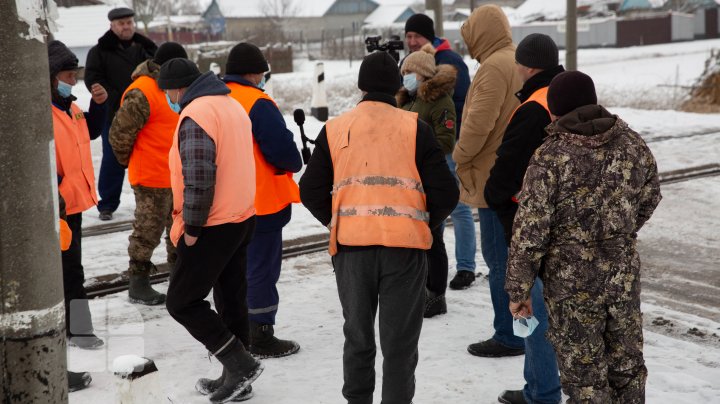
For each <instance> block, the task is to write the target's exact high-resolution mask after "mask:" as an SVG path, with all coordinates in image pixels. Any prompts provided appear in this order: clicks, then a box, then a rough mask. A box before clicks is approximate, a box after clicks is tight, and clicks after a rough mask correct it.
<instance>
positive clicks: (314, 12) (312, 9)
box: [215, 0, 335, 18]
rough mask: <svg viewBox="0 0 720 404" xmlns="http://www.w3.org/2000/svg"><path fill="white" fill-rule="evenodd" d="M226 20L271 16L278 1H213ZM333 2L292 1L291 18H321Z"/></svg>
mask: <svg viewBox="0 0 720 404" xmlns="http://www.w3.org/2000/svg"><path fill="white" fill-rule="evenodd" d="M215 2H216V3H217V5H218V6H219V7H220V11H221V12H222V15H223V16H224V17H226V18H258V17H266V16H268V15H273V13H272V6H271V5H273V4H280V2H279V1H278V0H270V1H268V0H215ZM334 3H335V0H312V1H302V0H294V1H292V2H291V3H290V4H291V5H290V9H291V10H292V13H290V14H292V16H293V17H322V16H323V15H325V13H326V12H327V11H328V10H329V9H330V7H331V6H332V5H333V4H334Z"/></svg>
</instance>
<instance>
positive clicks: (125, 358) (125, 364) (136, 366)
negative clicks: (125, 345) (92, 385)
mask: <svg viewBox="0 0 720 404" xmlns="http://www.w3.org/2000/svg"><path fill="white" fill-rule="evenodd" d="M147 363H148V360H147V359H145V358H142V357H140V356H137V355H121V356H118V357H117V358H115V359H114V360H113V364H112V367H111V368H110V369H111V371H112V372H113V373H120V374H128V373H133V372H141V371H142V370H143V369H144V368H145V364H147Z"/></svg>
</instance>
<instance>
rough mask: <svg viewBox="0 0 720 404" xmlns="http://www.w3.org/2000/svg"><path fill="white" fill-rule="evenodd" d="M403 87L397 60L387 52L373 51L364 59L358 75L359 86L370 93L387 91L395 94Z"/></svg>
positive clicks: (386, 92)
mask: <svg viewBox="0 0 720 404" xmlns="http://www.w3.org/2000/svg"><path fill="white" fill-rule="evenodd" d="M400 87H402V77H400V71H399V70H398V67H397V62H396V61H395V59H393V57H392V56H390V55H389V54H388V53H387V52H373V53H371V54H369V55H367V56H365V58H364V59H363V61H362V64H361V65H360V74H359V75H358V88H359V89H360V90H362V91H366V92H368V93H385V94H389V95H392V96H394V95H395V93H397V91H398V90H399V89H400Z"/></svg>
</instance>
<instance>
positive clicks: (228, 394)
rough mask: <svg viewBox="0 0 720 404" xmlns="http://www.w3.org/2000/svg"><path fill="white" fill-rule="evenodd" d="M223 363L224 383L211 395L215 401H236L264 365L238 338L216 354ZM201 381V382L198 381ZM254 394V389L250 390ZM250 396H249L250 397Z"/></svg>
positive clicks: (244, 392) (211, 398) (211, 399)
mask: <svg viewBox="0 0 720 404" xmlns="http://www.w3.org/2000/svg"><path fill="white" fill-rule="evenodd" d="M216 357H217V359H218V360H219V361H220V363H222V364H223V375H224V376H225V377H222V376H220V378H221V379H222V384H220V386H218V387H217V388H216V389H215V391H214V392H213V393H212V395H211V396H210V401H212V402H213V403H227V402H228V401H235V400H237V399H238V398H239V397H241V396H243V395H244V394H246V391H247V390H248V387H250V383H252V382H253V381H255V379H257V378H258V376H260V373H262V371H263V365H262V364H261V363H260V362H259V361H258V360H256V359H255V358H253V357H252V355H250V354H249V353H248V352H247V351H246V350H245V347H243V344H242V343H241V342H239V341H237V340H235V341H233V342H232V344H231V345H230V347H228V348H227V349H225V350H224V351H223V353H220V354H218V355H216ZM198 383H199V382H198ZM250 394H252V391H251V392H250ZM248 398H249V397H248Z"/></svg>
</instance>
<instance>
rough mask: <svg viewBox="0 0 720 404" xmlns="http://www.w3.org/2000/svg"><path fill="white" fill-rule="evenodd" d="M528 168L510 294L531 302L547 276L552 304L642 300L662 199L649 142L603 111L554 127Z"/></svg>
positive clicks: (581, 112)
mask: <svg viewBox="0 0 720 404" xmlns="http://www.w3.org/2000/svg"><path fill="white" fill-rule="evenodd" d="M547 132H548V137H547V138H546V140H545V142H544V143H543V144H542V146H540V147H539V148H538V150H537V151H536V153H535V154H534V156H533V157H532V159H531V160H530V166H529V167H528V170H527V173H526V175H525V180H524V181H523V188H522V191H521V192H520V198H519V199H520V206H519V209H518V213H517V216H516V217H515V222H514V226H513V238H512V243H511V245H510V253H509V257H508V267H507V277H506V282H505V290H506V291H507V292H508V294H509V295H510V299H511V300H512V301H514V302H521V301H524V300H526V299H527V298H528V297H529V295H530V288H531V287H532V285H533V282H534V280H535V277H536V276H537V275H538V272H539V271H540V268H541V265H542V266H544V268H543V273H542V274H540V276H541V278H542V279H543V282H544V285H545V297H546V298H549V299H552V300H555V301H559V300H563V299H565V298H568V297H575V298H579V299H583V298H585V299H603V298H604V297H607V296H613V298H616V297H617V296H622V295H627V294H629V293H634V292H635V291H637V293H638V294H639V282H638V281H637V280H638V277H639V270H640V261H639V258H638V255H637V252H636V251H635V238H636V236H637V231H638V230H639V229H640V227H642V225H643V224H644V223H645V222H646V221H647V220H648V219H649V218H650V216H651V215H652V213H653V211H654V210H655V207H656V206H657V205H658V203H659V202H660V199H661V195H660V186H659V182H658V175H657V167H656V164H655V159H654V157H653V155H652V153H651V152H650V149H649V148H648V147H647V145H646V144H645V142H644V141H643V140H642V138H641V137H640V136H639V135H638V134H637V133H636V132H634V131H633V130H632V129H630V128H629V127H628V125H627V124H626V123H625V122H623V121H622V120H621V119H619V118H618V117H617V116H614V115H611V114H610V113H609V112H607V111H606V110H605V109H604V108H603V107H601V106H599V105H588V106H584V107H581V108H578V109H577V110H575V111H573V112H571V113H569V114H567V115H565V116H563V117H562V118H560V119H559V120H557V121H555V122H553V123H551V124H550V125H549V126H548V128H547Z"/></svg>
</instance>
